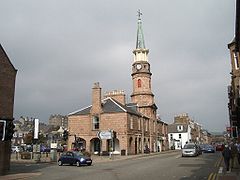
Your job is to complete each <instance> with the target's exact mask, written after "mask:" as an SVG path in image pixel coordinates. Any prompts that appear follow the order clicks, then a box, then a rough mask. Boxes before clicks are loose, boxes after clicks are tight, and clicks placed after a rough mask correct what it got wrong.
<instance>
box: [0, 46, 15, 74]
mask: <svg viewBox="0 0 240 180" xmlns="http://www.w3.org/2000/svg"><path fill="white" fill-rule="evenodd" d="M5 69H11V70H12V71H17V70H16V69H15V67H14V66H13V64H12V63H11V61H10V59H9V58H8V56H7V54H6V52H5V51H4V49H3V47H2V45H1V44H0V71H1V72H3V71H4V70H5Z"/></svg>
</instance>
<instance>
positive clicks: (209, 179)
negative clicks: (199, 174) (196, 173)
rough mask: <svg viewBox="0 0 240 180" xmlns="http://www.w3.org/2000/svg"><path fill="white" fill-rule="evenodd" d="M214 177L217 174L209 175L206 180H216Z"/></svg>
mask: <svg viewBox="0 0 240 180" xmlns="http://www.w3.org/2000/svg"><path fill="white" fill-rule="evenodd" d="M216 176H217V173H211V174H210V175H209V176H208V180H215V179H216Z"/></svg>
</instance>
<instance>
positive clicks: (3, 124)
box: [0, 120, 6, 141]
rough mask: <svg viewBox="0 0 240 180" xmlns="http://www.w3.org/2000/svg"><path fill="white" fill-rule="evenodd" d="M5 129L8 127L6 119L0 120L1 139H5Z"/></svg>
mask: <svg viewBox="0 0 240 180" xmlns="http://www.w3.org/2000/svg"><path fill="white" fill-rule="evenodd" d="M5 129H6V121H4V120H0V141H4V138H5Z"/></svg>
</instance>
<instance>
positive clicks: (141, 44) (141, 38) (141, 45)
mask: <svg viewBox="0 0 240 180" xmlns="http://www.w3.org/2000/svg"><path fill="white" fill-rule="evenodd" d="M137 13H138V14H137V16H138V28H137V43H136V49H145V43H144V36H143V29H142V20H141V15H142V13H141V11H140V9H139V10H138V11H137Z"/></svg>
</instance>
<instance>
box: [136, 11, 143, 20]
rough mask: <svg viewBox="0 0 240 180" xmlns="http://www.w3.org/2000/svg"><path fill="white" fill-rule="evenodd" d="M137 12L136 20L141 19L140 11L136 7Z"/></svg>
mask: <svg viewBox="0 0 240 180" xmlns="http://www.w3.org/2000/svg"><path fill="white" fill-rule="evenodd" d="M137 13H138V14H137V16H138V20H141V15H142V13H141V11H140V9H138V11H137Z"/></svg>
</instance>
